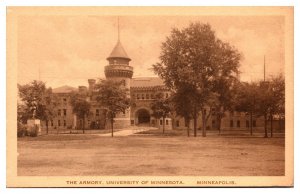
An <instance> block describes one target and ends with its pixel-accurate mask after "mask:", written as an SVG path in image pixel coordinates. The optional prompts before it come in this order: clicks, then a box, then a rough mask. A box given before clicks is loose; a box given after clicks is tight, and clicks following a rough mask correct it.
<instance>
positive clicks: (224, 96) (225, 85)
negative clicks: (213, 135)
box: [214, 77, 240, 134]
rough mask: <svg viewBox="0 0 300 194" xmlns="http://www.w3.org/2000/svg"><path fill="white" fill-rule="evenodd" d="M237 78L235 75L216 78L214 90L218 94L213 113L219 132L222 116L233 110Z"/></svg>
mask: <svg viewBox="0 0 300 194" xmlns="http://www.w3.org/2000/svg"><path fill="white" fill-rule="evenodd" d="M239 83H240V82H239V80H237V79H236V78H235V77H230V78H228V79H224V77H220V78H219V79H216V82H215V88H214V91H216V93H217V94H218V96H216V102H215V105H214V109H215V110H214V114H215V115H216V118H217V129H218V130H219V134H220V133H221V125H222V118H223V117H224V116H225V112H226V111H233V109H234V105H235V103H236V96H237V86H238V85H239Z"/></svg>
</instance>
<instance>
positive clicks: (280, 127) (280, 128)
mask: <svg viewBox="0 0 300 194" xmlns="http://www.w3.org/2000/svg"><path fill="white" fill-rule="evenodd" d="M281 130H282V126H281V116H279V131H280V132H281Z"/></svg>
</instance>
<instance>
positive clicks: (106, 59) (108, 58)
mask: <svg viewBox="0 0 300 194" xmlns="http://www.w3.org/2000/svg"><path fill="white" fill-rule="evenodd" d="M109 59H127V60H128V61H131V59H130V58H129V57H107V58H106V60H109Z"/></svg>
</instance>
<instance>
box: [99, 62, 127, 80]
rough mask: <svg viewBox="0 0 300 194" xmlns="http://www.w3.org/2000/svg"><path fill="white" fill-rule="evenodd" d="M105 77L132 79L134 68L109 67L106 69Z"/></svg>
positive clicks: (124, 66) (125, 66)
mask: <svg viewBox="0 0 300 194" xmlns="http://www.w3.org/2000/svg"><path fill="white" fill-rule="evenodd" d="M104 73H105V76H106V77H107V78H109V77H126V78H132V75H133V67H131V66H129V65H107V66H105V69H104Z"/></svg>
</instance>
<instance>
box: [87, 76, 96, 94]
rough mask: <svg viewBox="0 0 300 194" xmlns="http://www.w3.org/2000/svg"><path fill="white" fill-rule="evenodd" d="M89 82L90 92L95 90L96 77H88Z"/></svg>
mask: <svg viewBox="0 0 300 194" xmlns="http://www.w3.org/2000/svg"><path fill="white" fill-rule="evenodd" d="M88 82H89V92H93V91H94V87H95V83H96V80H95V79H88Z"/></svg>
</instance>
